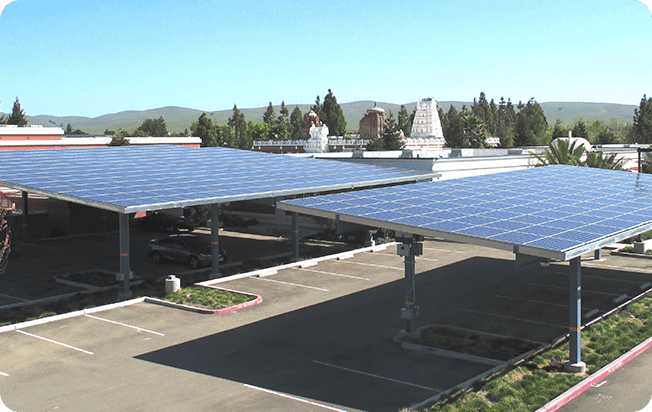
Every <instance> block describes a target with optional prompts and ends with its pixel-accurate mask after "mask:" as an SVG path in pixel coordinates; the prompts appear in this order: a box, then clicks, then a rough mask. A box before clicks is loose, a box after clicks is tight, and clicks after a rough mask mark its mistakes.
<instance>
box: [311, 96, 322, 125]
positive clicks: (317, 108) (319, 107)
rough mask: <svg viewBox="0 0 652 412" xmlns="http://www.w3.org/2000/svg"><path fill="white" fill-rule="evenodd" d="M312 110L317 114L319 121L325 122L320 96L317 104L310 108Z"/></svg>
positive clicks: (316, 101) (316, 100)
mask: <svg viewBox="0 0 652 412" xmlns="http://www.w3.org/2000/svg"><path fill="white" fill-rule="evenodd" d="M310 110H312V111H313V112H315V113H317V116H319V119H320V120H321V121H322V122H323V121H324V109H323V106H322V105H321V99H320V98H319V95H317V98H316V99H315V104H314V105H313V106H312V107H311V108H310Z"/></svg>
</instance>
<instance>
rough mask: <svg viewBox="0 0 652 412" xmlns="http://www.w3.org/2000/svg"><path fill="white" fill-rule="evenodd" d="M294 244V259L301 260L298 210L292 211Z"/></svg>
mask: <svg viewBox="0 0 652 412" xmlns="http://www.w3.org/2000/svg"><path fill="white" fill-rule="evenodd" d="M292 245H293V247H294V249H293V251H292V260H293V261H295V262H298V261H299V214H298V213H297V212H293V213H292Z"/></svg>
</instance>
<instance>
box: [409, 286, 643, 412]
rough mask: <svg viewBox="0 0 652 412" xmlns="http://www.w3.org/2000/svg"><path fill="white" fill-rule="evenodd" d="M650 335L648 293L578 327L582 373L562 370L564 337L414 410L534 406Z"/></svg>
mask: <svg viewBox="0 0 652 412" xmlns="http://www.w3.org/2000/svg"><path fill="white" fill-rule="evenodd" d="M650 336H652V298H651V297H645V298H643V299H641V300H639V301H638V302H635V303H632V304H630V305H628V306H626V307H625V308H623V309H621V310H620V311H618V312H616V313H614V314H612V315H611V316H609V317H608V318H606V319H603V320H601V321H600V322H597V323H594V324H592V325H591V326H589V327H587V328H585V329H584V330H583V332H582V360H583V361H584V362H585V363H586V365H587V373H586V374H573V373H568V372H565V371H564V368H563V365H564V363H565V362H566V361H567V359H568V352H569V347H568V343H567V342H563V343H560V344H558V345H557V346H549V347H547V348H544V349H542V350H541V351H539V352H538V353H536V354H534V355H533V356H531V357H530V358H528V359H526V360H524V361H522V362H520V363H519V364H518V365H514V366H512V367H510V368H508V369H504V370H503V371H501V372H499V373H497V374H495V375H493V376H489V377H488V378H486V379H482V380H479V381H477V382H475V383H474V384H473V386H472V387H471V388H470V389H469V390H458V391H456V392H453V393H451V394H448V396H447V397H445V398H443V399H441V400H438V401H436V402H435V403H433V404H431V405H429V406H425V407H423V408H420V409H419V410H420V411H423V412H425V411H428V412H429V411H441V412H444V411H445V412H477V411H523V412H525V411H528V412H529V411H536V410H537V409H538V408H540V407H542V406H543V405H545V404H546V403H547V402H549V401H551V400H552V399H554V398H555V397H557V396H559V395H560V394H562V393H564V392H565V391H566V390H568V389H570V388H571V387H572V386H573V385H575V384H577V383H579V382H580V381H582V380H583V379H584V378H585V377H587V376H588V375H589V374H590V373H594V372H596V371H598V370H599V369H600V368H602V367H604V366H606V365H607V364H609V363H610V362H612V361H614V360H615V359H617V358H618V357H619V356H621V355H622V354H624V353H626V352H628V351H629V350H631V349H632V348H634V347H635V346H636V345H638V344H639V343H641V342H643V341H645V340H646V339H647V338H648V337H650Z"/></svg>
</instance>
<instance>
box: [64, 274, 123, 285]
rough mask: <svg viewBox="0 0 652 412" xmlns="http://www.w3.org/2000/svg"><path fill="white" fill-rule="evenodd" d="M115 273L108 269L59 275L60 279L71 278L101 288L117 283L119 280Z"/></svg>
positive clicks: (73, 280)
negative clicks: (116, 278)
mask: <svg viewBox="0 0 652 412" xmlns="http://www.w3.org/2000/svg"><path fill="white" fill-rule="evenodd" d="M115 275H116V274H115V272H110V271H107V270H88V271H82V272H75V273H70V274H68V275H63V276H59V279H65V280H70V281H72V282H77V283H82V284H85V285H90V286H96V287H100V288H101V287H106V286H115V285H117V284H118V281H117V280H115Z"/></svg>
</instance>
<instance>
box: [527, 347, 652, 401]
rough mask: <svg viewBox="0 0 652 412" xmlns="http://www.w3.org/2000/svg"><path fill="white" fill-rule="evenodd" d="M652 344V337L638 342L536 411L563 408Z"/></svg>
mask: <svg viewBox="0 0 652 412" xmlns="http://www.w3.org/2000/svg"><path fill="white" fill-rule="evenodd" d="M651 346H652V337H650V338H648V339H647V340H645V341H644V342H643V343H640V344H638V345H637V346H635V347H634V349H632V350H630V351H629V352H627V353H625V354H623V355H621V356H620V357H619V358H618V359H616V360H615V361H613V362H611V363H610V364H608V365H607V366H605V367H604V368H602V369H600V370H599V371H597V372H596V373H594V374H593V375H591V376H589V377H588V378H586V379H584V380H583V381H582V382H580V383H578V384H577V385H575V386H573V387H572V388H570V389H569V390H567V391H566V392H564V393H562V394H561V395H559V396H558V397H556V398H555V399H553V400H551V401H550V402H548V403H547V404H545V405H543V406H542V407H541V408H539V409H537V411H536V412H554V411H556V410H558V409H559V408H561V407H562V406H564V405H565V404H567V403H568V402H570V401H571V400H573V399H575V398H576V397H578V396H579V395H580V394H581V393H582V392H584V391H585V390H587V389H589V388H590V387H591V385H593V384H594V383H596V382H598V381H601V380H602V379H604V378H606V377H607V376H609V375H611V374H612V373H614V372H615V371H616V370H618V369H619V368H620V367H621V366H624V365H625V364H626V363H627V362H629V361H630V360H632V359H634V358H635V357H637V356H638V355H640V354H641V353H643V352H645V351H646V350H647V349H648V348H649V347H651Z"/></svg>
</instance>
